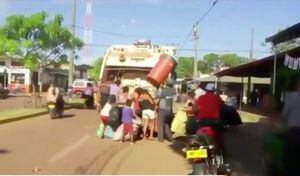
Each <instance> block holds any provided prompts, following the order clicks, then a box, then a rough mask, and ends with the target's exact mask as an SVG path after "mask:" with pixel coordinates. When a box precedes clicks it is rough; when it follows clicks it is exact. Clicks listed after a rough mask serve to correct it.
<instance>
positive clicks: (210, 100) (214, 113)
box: [195, 83, 223, 124]
mask: <svg viewBox="0 0 300 176" xmlns="http://www.w3.org/2000/svg"><path fill="white" fill-rule="evenodd" d="M205 89H206V93H205V94H204V95H202V96H200V97H199V98H198V99H197V101H196V103H195V112H196V118H197V120H198V121H199V123H200V124H201V122H205V121H219V120H220V111H221V108H222V105H223V101H222V99H221V98H220V96H219V95H216V94H215V84H214V83H208V84H207V85H206V87H205Z"/></svg>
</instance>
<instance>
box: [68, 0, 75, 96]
mask: <svg viewBox="0 0 300 176" xmlns="http://www.w3.org/2000/svg"><path fill="white" fill-rule="evenodd" d="M75 27H76V0H73V10H72V34H73V36H74V37H75ZM74 58H75V49H73V50H72V51H71V53H70V58H69V61H70V63H69V81H68V88H69V90H68V91H69V94H70V98H71V97H72V96H71V95H72V93H71V92H72V84H73V75H74Z"/></svg>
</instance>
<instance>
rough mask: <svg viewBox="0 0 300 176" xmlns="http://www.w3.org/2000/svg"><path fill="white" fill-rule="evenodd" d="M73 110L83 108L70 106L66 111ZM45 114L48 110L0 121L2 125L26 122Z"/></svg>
mask: <svg viewBox="0 0 300 176" xmlns="http://www.w3.org/2000/svg"><path fill="white" fill-rule="evenodd" d="M72 108H76V109H79V108H81V107H80V106H69V107H65V108H64V110H68V109H72ZM45 114H48V110H46V109H45V111H42V112H37V113H33V114H28V115H23V116H19V117H14V118H10V119H4V120H0V125H2V124H5V123H10V122H15V121H19V120H24V119H28V118H33V117H38V116H41V115H45Z"/></svg>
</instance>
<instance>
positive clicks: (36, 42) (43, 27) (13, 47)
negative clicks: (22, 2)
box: [0, 12, 83, 106]
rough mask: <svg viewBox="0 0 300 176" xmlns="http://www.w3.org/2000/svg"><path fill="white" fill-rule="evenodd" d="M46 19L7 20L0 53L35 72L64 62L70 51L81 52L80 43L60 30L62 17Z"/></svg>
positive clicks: (14, 17)
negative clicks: (21, 59) (21, 62)
mask: <svg viewBox="0 0 300 176" xmlns="http://www.w3.org/2000/svg"><path fill="white" fill-rule="evenodd" d="M46 19H47V13H46V12H39V13H35V14H33V15H30V16H24V15H12V16H9V17H7V18H6V23H5V25H4V26H2V27H1V28H0V39H3V41H4V43H3V41H2V42H1V43H0V52H1V53H2V54H7V55H17V56H19V57H21V58H23V61H24V66H25V68H28V69H29V70H31V71H32V72H34V71H37V70H38V69H39V68H41V67H47V66H49V65H53V64H54V63H59V62H61V61H64V60H66V58H67V52H69V51H70V50H71V49H80V48H82V46H83V42H82V41H81V40H80V39H78V38H76V37H74V36H73V35H72V34H71V32H70V31H69V30H68V29H67V28H66V27H63V26H62V22H63V17H62V16H61V15H55V17H54V18H53V19H51V20H49V21H47V20H46ZM32 88H33V95H34V101H33V102H34V106H36V93H35V92H36V85H34V84H32Z"/></svg>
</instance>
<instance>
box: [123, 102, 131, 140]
mask: <svg viewBox="0 0 300 176" xmlns="http://www.w3.org/2000/svg"><path fill="white" fill-rule="evenodd" d="M131 104H132V100H127V101H126V104H125V106H124V107H123V109H122V123H123V126H124V131H123V136H122V141H121V143H123V142H124V138H125V135H126V134H129V135H130V140H131V143H130V144H133V118H134V112H133V109H132V108H131Z"/></svg>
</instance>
